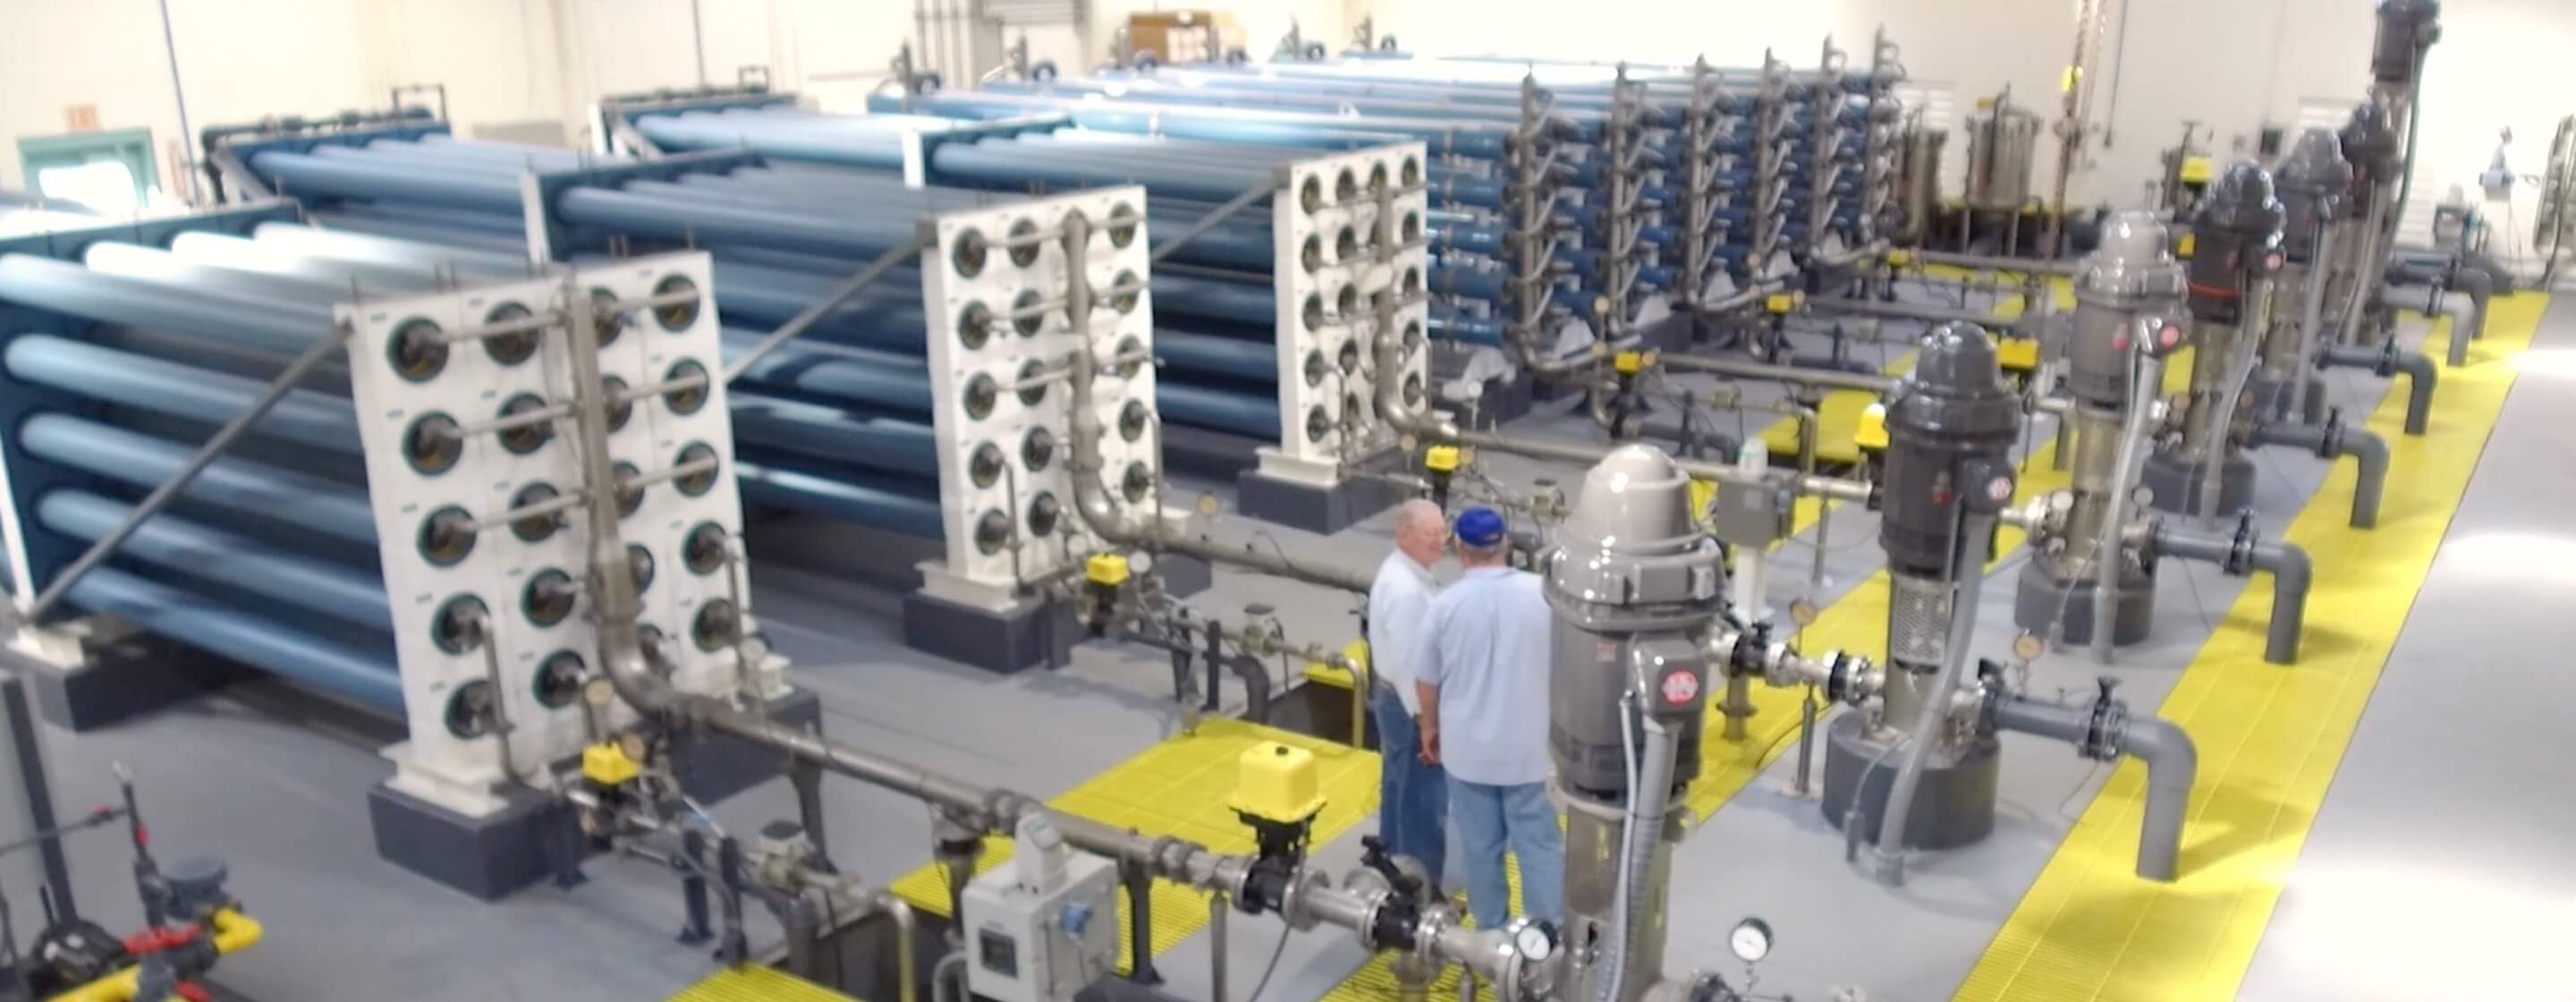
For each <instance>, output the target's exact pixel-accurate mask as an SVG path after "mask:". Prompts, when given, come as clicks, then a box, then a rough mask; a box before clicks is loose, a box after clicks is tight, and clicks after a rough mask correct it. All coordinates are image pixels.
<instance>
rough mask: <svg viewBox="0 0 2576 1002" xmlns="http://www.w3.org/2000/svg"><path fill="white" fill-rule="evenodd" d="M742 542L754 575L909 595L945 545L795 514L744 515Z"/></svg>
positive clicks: (945, 550) (940, 556) (942, 553)
mask: <svg viewBox="0 0 2576 1002" xmlns="http://www.w3.org/2000/svg"><path fill="white" fill-rule="evenodd" d="M743 540H744V542H745V543H747V544H748V545H749V547H750V549H751V561H752V567H753V569H754V570H753V573H755V574H757V573H759V571H758V569H759V568H761V567H765V566H778V567H787V568H793V569H795V570H799V571H804V572H806V573H809V574H813V575H817V576H820V577H825V578H831V579H835V580H842V581H850V580H856V581H864V582H866V583H868V584H872V585H878V586H881V587H885V588H889V589H893V590H897V591H908V590H910V589H913V588H918V587H921V569H920V566H921V564H922V562H924V561H929V560H940V559H944V558H946V557H947V555H948V548H947V545H946V544H945V543H942V542H941V541H939V540H938V539H934V538H928V537H922V536H907V535H904V534H902V533H899V532H888V531H885V530H883V529H871V528H867V527H865V526H859V525H852V524H850V523H848V522H843V521H837V520H834V519H828V518H822V517H819V516H814V515H804V514H798V513H793V512H786V511H779V510H774V509H773V510H767V511H761V512H757V513H747V514H746V517H745V518H744V519H743Z"/></svg>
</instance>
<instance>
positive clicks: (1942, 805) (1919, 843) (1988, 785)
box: [1820, 713, 2002, 849]
mask: <svg viewBox="0 0 2576 1002" xmlns="http://www.w3.org/2000/svg"><path fill="white" fill-rule="evenodd" d="M1888 749H1889V746H1888V745H1885V744H1882V743H1879V742H1877V741H1873V740H1871V739H1870V737H1869V736H1868V734H1866V733H1865V732H1864V730H1863V728H1862V725H1861V715H1860V714H1858V713H1845V714H1843V715H1841V716H1838V717H1835V718H1834V721H1833V723H1831V724H1827V725H1826V726H1825V789H1824V797H1823V799H1822V801H1821V802H1820V806H1821V807H1822V808H1823V809H1824V812H1825V820H1826V821H1828V822H1832V823H1833V824H1834V825H1836V826H1842V825H1845V824H1846V823H1848V822H1847V820H1846V818H1848V819H1849V821H1850V822H1857V823H1859V825H1860V826H1861V827H1860V840H1861V841H1863V842H1868V843H1873V844H1874V843H1876V842H1877V841H1878V828H1879V820H1878V819H1879V815H1880V813H1881V812H1884V811H1885V810H1887V791H1888V787H1889V786H1890V785H1892V784H1894V783H1895V781H1896V770H1897V767H1898V766H1899V765H1900V764H1901V763H1902V760H1903V757H1904V753H1903V752H1901V751H1899V752H1890V751H1889V750H1888ZM2001 750H2002V745H2001V743H2000V742H1997V741H1996V740H1995V739H1994V738H1992V737H1988V738H1985V739H1983V740H1980V741H1978V742H1976V743H1975V744H1973V745H1970V746H1969V747H1968V748H1967V749H1966V750H1964V751H1961V752H1951V751H1944V750H1940V749H1935V750H1934V751H1933V752H1932V754H1931V755H1930V756H1929V757H1927V758H1926V759H1924V762H1923V775H1922V781H1921V782H1922V785H1921V786H1919V787H1917V788H1916V789H1915V793H1914V807H1913V809H1912V811H1911V813H1912V814H1913V817H1911V818H1909V819H1907V821H1906V826H1905V837H1906V843H1905V845H1906V848H1909V849H1954V848H1957V847H1959V846H1963V845H1967V844H1969V843H1971V842H1975V841H1977V840H1979V839H1982V838H1985V837H1986V835H1987V834H1988V833H1991V832H1993V831H1994V830H1995V776H1996V773H1997V771H1998V770H1997V766H1998V764H1999V763H2000V762H2001V761H2002V759H2001ZM1873 762H1875V763H1877V765H1876V767H1875V768H1872V766H1871V763H1873ZM1863 773H1867V774H1868V775H1867V776H1865V777H1864V776H1863V775H1862V774H1863ZM1855 799H1857V803H1855Z"/></svg>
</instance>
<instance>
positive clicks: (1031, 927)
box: [964, 852, 1118, 1002]
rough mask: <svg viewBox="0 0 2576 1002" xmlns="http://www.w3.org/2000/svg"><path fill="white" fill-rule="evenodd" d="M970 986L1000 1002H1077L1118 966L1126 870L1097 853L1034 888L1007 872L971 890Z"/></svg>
mask: <svg viewBox="0 0 2576 1002" xmlns="http://www.w3.org/2000/svg"><path fill="white" fill-rule="evenodd" d="M964 905H965V915H966V921H965V923H964V924H965V931H966V949H967V956H966V987H967V989H968V990H969V991H972V992H973V993H974V995H975V997H977V998H981V999H990V1000H992V1002H1071V1000H1072V999H1073V997H1074V995H1075V993H1077V992H1080V991H1082V989H1083V988H1084V987H1086V986H1088V985H1090V984H1091V983H1092V982H1094V981H1097V980H1100V979H1101V978H1104V977H1108V976H1109V975H1110V974H1111V973H1112V972H1114V971H1115V970H1116V969H1117V964H1118V867H1117V865H1116V864H1114V863H1111V862H1110V861H1108V860H1106V859H1103V858H1101V857H1099V856H1094V855H1091V854H1089V853H1079V852H1078V853H1072V854H1070V855H1069V856H1067V857H1066V859H1065V864H1064V871H1063V876H1062V879H1060V880H1054V881H1053V882H1052V886H1051V887H1047V888H1043V889H1040V888H1032V887H1030V886H1028V885H1027V884H1026V883H1024V882H1023V881H1022V878H1021V870H1020V868H1018V867H1011V866H1005V867H1000V868H997V869H995V870H993V871H992V872H990V873H986V874H984V875H983V876H980V877H977V878H975V880H974V882H972V883H969V884H967V885H966V894H965V900H964Z"/></svg>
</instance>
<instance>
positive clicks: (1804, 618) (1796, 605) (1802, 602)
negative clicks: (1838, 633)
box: [1789, 598, 1818, 626]
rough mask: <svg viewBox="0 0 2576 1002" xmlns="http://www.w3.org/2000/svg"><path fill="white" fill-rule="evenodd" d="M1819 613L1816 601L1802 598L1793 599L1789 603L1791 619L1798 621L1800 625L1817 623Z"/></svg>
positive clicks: (1793, 621)
mask: <svg viewBox="0 0 2576 1002" xmlns="http://www.w3.org/2000/svg"><path fill="white" fill-rule="evenodd" d="M1817 615H1818V613H1817V610H1816V603H1814V602H1810V601H1807V600H1806V599H1803V598H1801V599H1795V600H1792V601H1791V602H1790V603H1789V621H1790V622H1792V623H1796V624H1798V625H1800V626H1808V625H1812V624H1813V623H1815V621H1816V616H1817Z"/></svg>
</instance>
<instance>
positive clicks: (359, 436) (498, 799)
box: [0, 203, 812, 895]
mask: <svg viewBox="0 0 2576 1002" xmlns="http://www.w3.org/2000/svg"><path fill="white" fill-rule="evenodd" d="M710 284H711V283H710V280H709V276H708V265H707V262H706V259H705V257H704V255H693V254H683V255H676V256H663V257H650V258H635V259H626V260H601V261H597V262H592V263H588V264H585V265H584V266H581V267H579V268H571V269H557V270H535V269H531V268H529V267H528V266H526V265H524V264H515V263H514V264H510V265H507V266H504V267H498V268H492V267H485V266H482V265H481V264H478V263H477V262H474V261H471V260H466V259H461V258H458V257H456V256H454V255H453V253H452V252H451V251H449V250H448V249H447V248H443V247H437V246H431V245H423V244H417V243H411V242H407V241H399V240H392V239H387V238H379V237H371V236H363V235H354V234H344V233H332V232H325V231H321V230H316V229H314V228H312V227H310V226H306V225H303V224H301V223H298V222H296V221H295V220H294V213H293V211H292V209H291V207H289V206H284V205H280V204H275V203H268V204H259V205H252V206H247V207H243V208H238V209H232V210H226V211H220V212H213V213H207V214H203V215H191V216H183V217H177V218H170V219H158V220H146V221H137V222H127V223H118V224H107V225H96V226H91V227H87V228H83V229H74V230H57V231H51V232H46V233H41V234H37V235H33V236H29V237H23V238H18V239H14V240H11V241H9V242H8V243H7V244H6V245H5V246H0V321H5V322H0V331H4V332H5V334H0V337H5V338H6V343H5V348H0V381H5V384H6V389H7V392H6V393H5V394H0V409H5V413H0V420H5V424H6V426H7V427H9V428H10V429H11V434H10V435H8V436H7V437H6V439H5V441H0V484H5V486H6V488H7V491H8V505H7V507H6V508H5V509H0V526H5V528H6V529H7V536H6V540H7V547H8V549H9V551H10V552H9V566H10V567H11V569H12V572H13V574H14V575H15V576H16V581H15V584H14V589H13V590H14V592H15V594H16V595H17V596H18V597H19V600H18V602H17V603H16V607H15V609H14V610H13V611H14V613H15V616H14V618H15V620H16V628H15V629H14V631H13V633H12V636H11V637H10V642H9V646H8V648H7V650H8V658H9V660H10V661H11V662H12V664H13V665H14V666H16V667H18V668H19V669H21V670H23V671H25V672H27V673H28V675H29V676H30V677H31V678H33V679H34V680H36V683H37V685H38V687H39V689H40V690H43V691H45V693H46V695H45V697H44V698H43V700H42V703H43V705H45V706H46V707H47V709H48V711H49V712H51V713H53V714H55V715H57V716H58V717H60V718H61V720H62V722H63V723H65V724H67V725H70V726H74V727H87V726H93V725H96V724H99V723H103V722H106V721H109V720H113V719H116V718H119V717H122V716H124V715H127V714H130V713H133V712H136V711H137V710H139V709H142V708H147V707H151V706H157V705H161V704H165V703H168V702H171V701H173V700H175V699H179V698H184V697H186V696H188V695H193V694H194V693H196V692H199V691H202V689H203V688H204V687H205V686H206V685H208V684H209V682H208V679H209V678H210V677H213V674H215V673H216V672H215V669H216V667H217V666H216V665H213V664H211V663H210V662H209V657H210V656H211V657H212V658H216V659H220V660H221V662H222V663H223V664H224V665H240V666H247V667H250V668H254V669H257V670H260V671H263V672H267V673H271V674H274V675H277V676H281V677H283V678H286V679H289V680H292V681H294V682H297V683H299V684H301V685H303V686H307V687H310V688H311V689H313V690H318V691H320V692H323V693H327V694H329V695H330V696H332V697H335V698H337V699H339V700H342V701H345V702H347V703H349V704H353V705H354V706H356V707H358V708H361V709H362V710H364V711H367V712H370V713H373V714H379V715H383V716H387V717H393V718H398V719H399V720H401V721H402V723H403V725H404V727H403V730H404V731H405V732H406V733H407V734H408V739H407V740H405V741H403V742H402V743H400V744H398V745H395V746H394V747H392V748H389V749H387V750H386V755H387V757H388V758H391V759H392V760H393V761H394V763H395V771H394V776H393V778H392V779H390V780H388V781H387V782H385V783H384V784H382V785H381V786H380V787H378V788H377V789H376V791H375V792H374V794H373V800H372V806H373V810H372V813H373V816H374V820H375V825H376V835H377V845H378V849H379V851H380V852H381V853H383V854H384V855H385V856H386V857H387V858H388V859H391V860H393V861H395V862H397V863H400V864H402V865H404V866H407V867H410V868H412V869H414V870H417V871H420V872H422V873H424V874H427V875H429V876H432V877H434V878H436V879H439V880H441V881H443V882H446V883H449V884H451V885H454V886H457V887H459V888H461V889H465V890H468V891H470V892H473V893H478V894H484V895H491V894H497V893H501V892H504V891H506V890H508V889H510V888H512V887H515V886H518V885H521V884H524V883H526V882H528V881H529V880H532V879H534V878H535V876H536V875H537V874H539V873H542V872H544V868H545V867H544V863H543V861H544V860H545V859H546V858H547V849H548V847H549V845H550V843H549V842H548V840H549V839H550V838H552V837H554V836H556V835H560V834H564V829H562V828H561V822H562V821H563V820H564V819H563V817H562V816H561V815H560V814H559V813H558V812H556V811H555V810H554V806H553V805H554V801H553V798H552V797H550V796H548V795H546V794H543V793H541V792H539V790H540V788H542V787H543V786H544V783H543V780H542V779H541V778H540V777H541V775H542V772H543V770H544V769H545V768H547V766H548V764H549V763H554V762H558V761H561V760H564V759H567V758H569V757H571V756H572V755H574V754H575V753H577V752H578V751H580V749H581V748H582V747H583V746H584V745H585V744H587V743H589V742H591V741H595V740H597V739H598V737H599V735H601V734H604V733H605V732H606V731H608V730H610V729H613V728H614V727H616V726H619V725H620V724H621V722H622V721H624V720H628V719H631V717H628V716H621V715H620V712H619V711H617V710H616V708H614V707H611V706H608V705H605V704H602V703H598V702H595V701H587V700H585V699H584V691H585V687H586V685H587V683H589V682H591V681H594V680H596V679H597V678H598V677H599V676H598V674H597V671H598V666H597V661H596V654H595V651H596V649H597V634H596V629H595V627H594V625H593V624H592V622H591V620H590V619H589V617H588V616H587V614H586V611H585V610H587V609H588V608H589V606H590V604H591V602H592V601H593V591H594V589H595V587H596V582H595V581H592V580H590V579H589V578H588V576H587V575H586V573H585V571H584V567H585V566H586V556H585V555H584V553H583V549H584V547H585V546H587V545H588V537H587V536H586V534H585V533H584V531H583V524H581V523H577V522H574V521H572V520H569V519H567V518H566V517H565V513H566V512H567V511H568V510H570V509H572V508H575V507H577V506H579V505H581V504H583V503H585V500H586V499H592V498H597V497H611V498H613V505H612V509H611V510H612V511H615V512H619V513H621V517H623V518H624V519H625V520H626V521H627V522H628V523H629V524H628V526H627V527H626V534H625V538H626V539H627V540H629V542H627V543H625V544H623V545H622V546H621V548H620V550H619V557H620V561H621V563H620V566H622V567H623V568H625V570H626V573H627V574H629V575H631V579H632V580H631V581H630V584H632V585H633V587H634V588H635V589H636V590H637V591H638V592H639V593H641V594H642V595H643V599H642V603H643V604H642V606H641V607H640V613H639V614H640V617H641V619H640V622H641V624H642V626H643V627H646V628H649V629H650V631H651V635H652V636H653V637H654V638H655V643H657V644H658V645H661V646H666V647H668V648H669V650H667V651H666V652H665V657H666V658H667V659H668V661H669V663H670V664H671V665H672V666H673V669H674V670H673V673H672V675H671V679H670V681H671V684H672V685H674V686H676V687H678V688H680V689H682V690H685V691H688V692H693V693H700V694H705V695H708V696H710V697H714V698H723V699H727V700H734V701H738V702H739V703H740V704H741V705H744V706H747V707H752V708H755V709H759V710H762V711H764V712H765V711H767V710H769V709H776V710H778V711H779V712H783V713H786V714H788V715H790V716H794V715H797V714H799V713H802V714H805V715H809V716H810V713H811V710H812V705H811V700H810V697H808V698H803V699H798V698H796V697H794V696H792V695H791V694H790V693H788V692H787V691H786V690H784V688H783V687H782V685H781V683H780V670H781V668H782V665H781V663H780V661H779V660H778V659H777V658H776V657H774V656H772V655H770V654H768V653H767V651H766V649H765V645H763V644H762V643H761V642H760V640H759V639H758V635H757V625H756V623H757V621H756V620H755V619H754V618H753V616H752V614H751V609H750V604H749V596H748V588H747V585H746V584H745V580H744V575H745V573H746V570H745V566H746V565H745V562H744V559H743V556H742V552H741V548H740V546H739V542H738V538H739V535H740V528H741V524H742V519H741V515H740V511H739V507H738V505H737V502H736V496H737V493H736V490H735V488H734V477H735V473H736V471H735V464H734V463H733V434H732V429H731V426H730V417H729V412H728V410H727V408H726V407H725V395H724V392H723V390H724V387H723V385H722V383H721V382H720V381H716V380H713V379H711V378H710V374H711V373H714V372H716V371H719V369H720V363H719V361H718V358H717V351H718V350H719V349H718V340H717V339H718V332H717V329H716V326H715V310H714V308H713V303H712V302H711V300H710V299H709V298H708V293H707V291H706V290H707V289H708V288H709V286H710ZM578 333H588V334H591V335H593V336H591V337H588V338H582V337H576V334H578ZM591 341H596V342H599V343H600V345H599V347H595V348H594V347H589V346H588V343H589V342H591ZM591 406H597V407H601V408H606V409H608V410H609V411H610V412H611V413H613V414H614V415H615V416H616V419H615V421H614V428H613V430H612V432H611V434H610V436H609V438H608V439H607V440H606V441H605V442H604V443H603V444H602V445H601V446H600V447H599V448H598V449H584V448H576V447H575V446H574V445H572V444H570V443H569V442H568V441H567V440H566V438H565V437H564V436H562V435H559V434H557V424H558V423H559V422H560V421H562V420H563V419H564V418H565V416H567V415H568V414H570V413H571V412H573V411H575V410H578V409H581V408H585V407H591ZM72 610H78V611H79V612H81V613H85V614H87V615H85V616H82V617H79V618H74V617H71V616H69V615H67V613H69V612H71V611H72ZM773 704H775V705H773ZM696 758H697V761H698V763H699V768H700V770H701V771H700V772H697V773H694V774H692V775H691V776H689V777H688V781H689V783H690V785H691V786H692V787H693V788H694V789H699V790H702V791H705V792H707V793H709V794H710V795H720V794H722V793H724V792H727V791H730V790H732V789H737V788H740V787H741V786H743V785H747V784H748V783H750V782H752V781H754V780H755V779H756V778H757V777H758V776H759V775H760V774H761V773H762V772H763V771H764V770H763V767H762V766H760V765H759V764H757V763H754V762H745V761H743V760H740V759H728V758H727V757H726V756H725V755H723V754H722V753H721V752H709V753H706V754H701V755H698V756H696Z"/></svg>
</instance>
